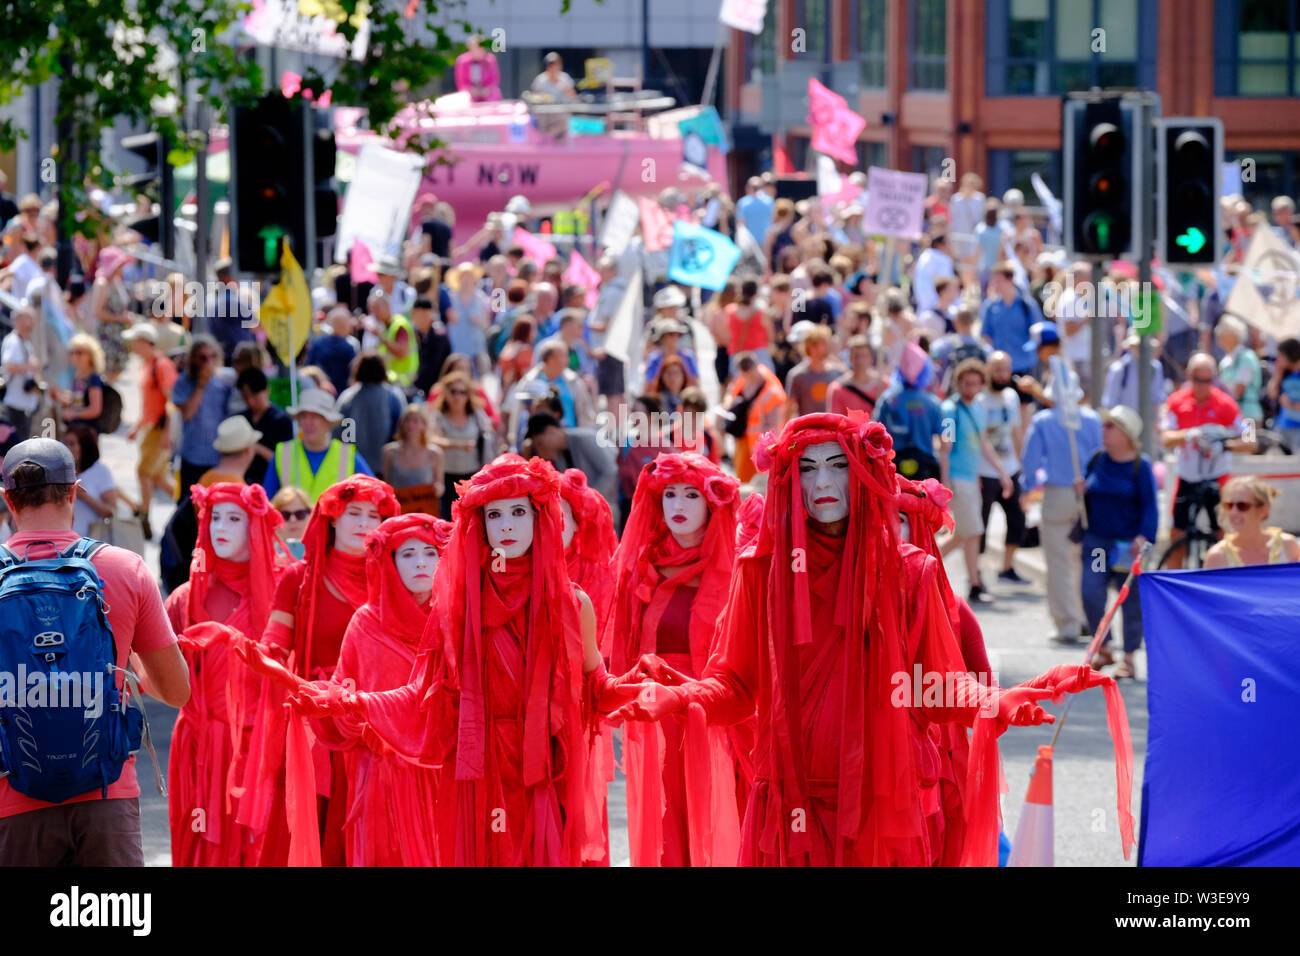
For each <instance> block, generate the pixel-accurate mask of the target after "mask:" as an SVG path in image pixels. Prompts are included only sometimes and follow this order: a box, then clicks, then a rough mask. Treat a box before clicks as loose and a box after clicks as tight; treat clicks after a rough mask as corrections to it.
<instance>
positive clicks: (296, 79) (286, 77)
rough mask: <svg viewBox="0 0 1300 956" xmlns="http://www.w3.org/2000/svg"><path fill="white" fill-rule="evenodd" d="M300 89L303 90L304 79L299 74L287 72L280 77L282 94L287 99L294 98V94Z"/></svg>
mask: <svg viewBox="0 0 1300 956" xmlns="http://www.w3.org/2000/svg"><path fill="white" fill-rule="evenodd" d="M300 89H302V77H301V76H299V75H298V74H297V73H291V72H290V71H289V70H285V71H284V74H283V75H282V76H281V77H280V92H281V93H283V94H284V97H285V99H288V98H289V97H291V96H293V94H295V93H297V92H298V91H299V90H300Z"/></svg>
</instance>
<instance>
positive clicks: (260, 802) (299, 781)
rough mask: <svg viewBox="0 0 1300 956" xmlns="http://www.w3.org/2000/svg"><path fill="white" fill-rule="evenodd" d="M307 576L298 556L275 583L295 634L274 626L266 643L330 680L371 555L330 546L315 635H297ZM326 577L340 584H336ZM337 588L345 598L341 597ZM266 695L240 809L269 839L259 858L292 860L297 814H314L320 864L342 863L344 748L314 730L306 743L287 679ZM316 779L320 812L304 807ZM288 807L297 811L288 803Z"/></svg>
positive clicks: (305, 822)
mask: <svg viewBox="0 0 1300 956" xmlns="http://www.w3.org/2000/svg"><path fill="white" fill-rule="evenodd" d="M306 577H307V564H306V562H299V563H297V564H294V565H291V566H290V567H288V568H286V569H285V570H284V572H283V574H282V576H281V578H280V582H279V584H278V586H277V587H276V592H275V604H274V609H275V610H277V611H283V612H284V613H286V614H291V615H293V616H294V619H295V627H294V634H293V635H290V634H289V633H288V632H287V629H285V628H283V627H277V626H275V625H272V626H271V627H269V628H268V629H267V633H266V635H265V637H264V638H263V640H264V641H265V643H267V644H273V645H277V646H280V647H288V648H291V649H292V651H293V654H294V670H295V672H297V673H298V674H299V675H301V676H303V677H305V678H306V679H307V680H329V678H330V677H331V675H332V674H333V673H334V667H335V665H336V664H337V663H338V656H339V651H340V649H341V648H342V645H343V637H344V635H345V634H346V632H347V628H348V623H349V622H350V621H351V620H352V615H353V614H354V613H356V609H357V608H358V607H360V606H361V605H362V604H364V603H365V601H366V591H365V557H364V556H362V555H347V554H343V553H342V552H339V551H335V550H332V549H331V551H330V552H329V556H328V558H327V560H326V568H325V572H324V573H323V574H322V575H320V577H319V579H318V581H317V583H316V588H315V602H314V617H313V619H314V622H315V624H314V626H312V627H310V629H309V630H310V642H305V641H302V640H299V639H298V638H297V636H296V635H297V634H298V633H299V628H298V618H299V617H300V616H302V615H304V614H306V613H307V607H308V595H307V594H306V593H305V589H304V585H305V582H306ZM326 582H329V584H332V585H333V590H331V588H330V586H329V584H327V583H326ZM335 591H337V592H338V593H339V594H342V595H344V597H343V598H340V597H338V596H337V595H336V594H335ZM303 654H308V655H309V656H310V659H309V661H308V662H307V664H306V666H304V665H303V663H302V662H301V660H300V657H301V655H303ZM259 694H260V700H259V703H258V707H257V724H258V727H257V733H256V734H255V735H254V738H253V742H252V744H251V748H250V752H249V760H248V768H249V772H248V775H247V776H246V781H247V782H246V787H245V790H244V793H245V794H246V796H245V799H244V800H243V801H242V803H241V807H240V810H239V816H238V819H239V822H240V823H243V824H245V825H246V826H248V827H250V828H251V829H252V830H253V831H254V832H255V833H256V834H258V835H259V837H261V838H262V839H263V843H264V849H263V851H262V853H261V854H260V855H259V859H258V861H257V865H259V866H284V865H286V864H287V863H288V862H289V858H290V845H291V842H292V841H291V836H292V834H291V827H290V824H291V821H293V825H294V826H295V827H297V826H309V825H310V822H309V821H310V820H311V818H312V817H313V815H314V816H315V817H316V818H317V821H318V826H319V830H320V833H319V840H320V853H321V860H320V862H321V865H322V866H343V865H344V863H345V853H344V842H343V820H344V817H345V812H346V807H345V800H342V799H340V800H336V801H331V799H330V797H331V795H332V794H335V793H337V794H340V795H342V794H346V793H347V777H346V771H345V768H344V763H343V759H342V755H341V754H339V753H337V752H332V751H330V750H329V749H328V748H326V747H325V746H324V745H322V744H320V743H318V742H316V741H314V740H312V739H310V737H311V735H310V733H309V732H308V733H307V738H308V739H306V741H305V743H304V741H303V738H302V736H301V734H302V733H303V731H304V729H305V728H304V726H294V722H295V721H297V722H302V723H304V724H305V718H301V717H298V716H296V715H294V716H291V715H290V713H289V711H288V710H287V705H286V701H287V700H288V692H287V691H286V690H285V688H284V687H283V686H281V685H279V684H277V683H274V682H272V681H263V682H262V685H261V687H260V688H259ZM295 744H296V749H295ZM304 746H310V752H309V753H301V752H300V751H301V750H302V749H303V747H304ZM307 762H310V764H311V768H312V772H311V773H310V774H308V773H305V772H304V771H305V770H306V767H305V764H306V763H307ZM295 771H297V772H295ZM309 779H310V781H311V784H310V785H309V783H308V781H309ZM313 785H314V795H315V797H316V801H317V806H316V808H315V813H314V814H313V813H312V812H311V811H310V809H309V808H308V809H305V808H304V802H305V801H307V800H308V799H309V797H310V795H309V794H307V793H306V792H305V791H306V790H308V789H312V787H313ZM289 806H292V807H294V808H296V810H289V809H288V807H289ZM299 821H301V823H300V822H299ZM303 838H304V839H305V835H304V836H303Z"/></svg>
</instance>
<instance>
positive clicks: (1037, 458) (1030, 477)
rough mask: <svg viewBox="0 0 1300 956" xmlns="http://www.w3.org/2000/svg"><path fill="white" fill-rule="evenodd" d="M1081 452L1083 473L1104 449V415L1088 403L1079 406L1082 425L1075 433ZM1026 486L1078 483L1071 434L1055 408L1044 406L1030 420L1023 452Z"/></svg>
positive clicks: (1080, 461)
mask: <svg viewBox="0 0 1300 956" xmlns="http://www.w3.org/2000/svg"><path fill="white" fill-rule="evenodd" d="M1074 440H1075V447H1076V448H1077V449H1078V453H1079V473H1080V474H1079V476H1080V477H1082V473H1083V470H1084V469H1085V468H1086V467H1087V465H1088V461H1089V460H1090V459H1091V458H1092V456H1093V455H1094V454H1095V453H1096V452H1097V451H1099V450H1100V449H1101V419H1100V418H1099V417H1098V416H1097V413H1096V412H1094V411H1093V410H1092V409H1091V408H1088V407H1087V406H1086V405H1081V406H1080V407H1079V429H1078V431H1077V432H1075V436H1074ZM1022 465H1023V468H1024V478H1023V482H1024V489H1025V491H1032V490H1033V489H1035V488H1037V487H1038V486H1039V485H1054V486H1057V487H1065V488H1068V487H1070V486H1071V485H1073V484H1074V479H1075V472H1074V457H1073V456H1072V455H1071V454H1070V434H1069V429H1067V428H1066V427H1065V426H1064V425H1063V424H1062V423H1061V416H1060V415H1059V414H1058V413H1057V410H1056V409H1054V408H1044V409H1043V410H1042V411H1040V412H1038V413H1037V414H1036V415H1034V417H1033V418H1032V419H1030V421H1029V431H1027V432H1026V433H1025V451H1024V455H1023V456H1022Z"/></svg>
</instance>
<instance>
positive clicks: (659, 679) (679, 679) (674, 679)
mask: <svg viewBox="0 0 1300 956" xmlns="http://www.w3.org/2000/svg"><path fill="white" fill-rule="evenodd" d="M636 673H638V674H639V675H640V676H641V679H642V680H643V681H645V682H648V683H655V684H663V685H664V686H665V687H682V686H684V685H685V684H689V683H690V682H691V681H692V680H694V678H693V677H688V676H686V675H685V674H683V673H682V672H681V671H679V670H676V669H674V668H673V667H670V666H669V665H668V664H667V662H665V661H664V659H663V658H662V657H660V656H659V655H658V654H642V655H641V659H640V660H639V661H637V664H636Z"/></svg>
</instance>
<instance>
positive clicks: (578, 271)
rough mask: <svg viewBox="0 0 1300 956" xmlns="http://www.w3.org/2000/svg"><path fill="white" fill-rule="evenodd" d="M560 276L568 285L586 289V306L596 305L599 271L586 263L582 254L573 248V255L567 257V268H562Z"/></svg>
mask: <svg viewBox="0 0 1300 956" xmlns="http://www.w3.org/2000/svg"><path fill="white" fill-rule="evenodd" d="M560 278H562V279H563V280H564V281H565V282H567V283H568V284H569V285H576V286H579V287H580V288H583V289H586V290H587V308H589V309H590V308H593V307H594V306H595V305H596V298H597V296H598V295H599V293H598V292H597V291H596V290H597V286H599V285H600V273H599V272H597V271H596V270H595V269H593V268H592V267H591V266H589V265H588V264H587V260H586V259H584V258H582V254H581V253H579V252H578V251H577V250H574V253H573V256H572V257H571V258H570V259H569V268H567V269H565V270H564V275H562V276H561V277H560Z"/></svg>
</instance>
